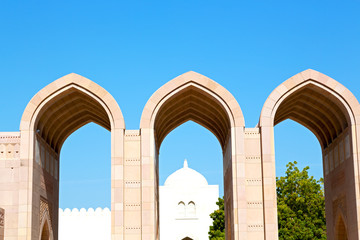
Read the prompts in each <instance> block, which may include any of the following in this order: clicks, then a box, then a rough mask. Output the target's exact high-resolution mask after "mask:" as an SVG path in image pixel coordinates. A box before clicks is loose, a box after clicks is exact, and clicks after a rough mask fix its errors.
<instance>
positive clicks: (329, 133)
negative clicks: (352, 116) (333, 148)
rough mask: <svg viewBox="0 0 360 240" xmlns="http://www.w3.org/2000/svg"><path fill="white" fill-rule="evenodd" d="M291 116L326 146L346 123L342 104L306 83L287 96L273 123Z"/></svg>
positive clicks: (343, 128) (323, 146)
mask: <svg viewBox="0 0 360 240" xmlns="http://www.w3.org/2000/svg"><path fill="white" fill-rule="evenodd" d="M286 119H292V120H294V121H296V122H298V123H300V124H301V125H303V126H305V127H307V128H308V129H309V130H310V131H312V132H313V133H314V134H315V135H316V137H317V138H318V140H319V142H320V144H321V146H322V148H323V149H325V148H326V147H327V146H329V145H330V144H331V143H332V142H333V141H334V140H335V139H336V138H337V137H338V136H339V135H340V134H341V133H342V132H344V131H345V130H346V128H347V127H348V126H349V119H348V117H347V114H346V109H345V107H344V106H343V104H342V103H341V102H340V101H339V100H338V99H336V98H335V97H334V96H333V95H332V94H330V93H329V92H327V91H326V90H324V89H322V88H320V87H318V86H316V85H313V84H308V85H306V86H304V87H303V88H300V89H299V90H297V91H296V92H294V93H292V94H291V95H290V96H288V97H287V98H286V99H285V100H284V101H283V102H282V103H281V105H280V106H279V108H278V110H277V112H276V115H275V119H274V126H275V125H276V124H278V123H280V122H282V121H284V120H286Z"/></svg>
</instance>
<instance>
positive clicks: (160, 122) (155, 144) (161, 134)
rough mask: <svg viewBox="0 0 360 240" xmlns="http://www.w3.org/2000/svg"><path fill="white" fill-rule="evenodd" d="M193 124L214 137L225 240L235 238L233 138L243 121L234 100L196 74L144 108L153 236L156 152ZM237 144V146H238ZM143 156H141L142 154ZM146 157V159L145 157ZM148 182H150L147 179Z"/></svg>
mask: <svg viewBox="0 0 360 240" xmlns="http://www.w3.org/2000/svg"><path fill="white" fill-rule="evenodd" d="M187 121H193V122H195V123H197V124H199V125H200V126H202V127H204V128H206V129H207V130H209V131H210V132H211V133H212V134H214V136H215V137H216V138H217V140H218V142H219V144H220V146H221V148H222V156H223V177H224V187H225V189H224V198H225V199H224V205H225V211H226V213H225V215H226V220H225V221H226V222H227V224H226V226H228V227H227V229H226V239H236V238H237V236H238V232H239V229H237V228H236V226H235V224H234V219H235V218H238V216H237V211H236V210H235V209H234V204H238V203H237V201H239V200H238V199H237V194H236V191H237V186H236V183H237V182H236V181H235V180H234V178H233V172H234V171H236V169H237V168H236V166H233V165H234V164H235V162H236V161H233V160H232V159H233V157H234V156H236V148H235V144H234V143H235V139H236V137H235V135H236V134H237V133H239V135H240V137H242V135H241V132H243V131H244V119H243V115H242V112H241V109H240V107H239V105H238V103H237V101H236V100H235V98H234V97H233V96H232V95H231V94H230V93H229V92H228V91H227V90H226V89H225V88H223V87H222V86H220V85H219V84H217V83H216V82H214V81H213V80H211V79H209V78H207V77H205V76H203V75H200V74H198V73H195V72H188V73H185V74H183V75H181V76H179V77H177V78H175V79H173V80H171V81H170V82H168V83H166V84H165V85H164V86H163V87H161V88H160V89H159V90H157V91H156V92H155V93H154V94H153V96H152V97H151V98H150V99H149V101H148V102H147V104H146V105H145V108H144V111H143V115H142V117H141V123H140V127H141V129H142V130H145V129H149V130H150V132H149V133H150V149H149V152H150V153H149V154H150V157H151V158H152V159H153V161H154V165H153V166H154V168H153V171H154V173H151V174H153V175H154V176H155V181H154V206H155V211H154V213H153V214H154V218H155V223H157V224H155V232H156V233H155V236H158V235H159V229H158V228H159V209H158V208H159V189H158V186H159V151H160V147H161V144H162V142H163V140H164V138H165V137H166V136H167V135H168V134H169V133H170V132H171V131H172V130H174V129H175V128H177V127H178V126H180V125H182V124H183V123H185V122H187ZM239 145H240V144H239ZM143 156H144V155H143ZM144 157H145V156H144ZM149 180H150V179H149Z"/></svg>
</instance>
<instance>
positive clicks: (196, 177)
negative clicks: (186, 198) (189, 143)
mask: <svg viewBox="0 0 360 240" xmlns="http://www.w3.org/2000/svg"><path fill="white" fill-rule="evenodd" d="M207 185H208V182H207V181H206V179H205V177H204V176H203V175H202V174H200V173H198V172H197V171H195V170H194V169H191V168H189V166H188V163H187V160H186V159H185V160H184V167H183V168H180V169H179V170H177V171H175V172H174V173H173V174H171V175H170V176H169V177H168V178H167V179H166V181H165V184H164V186H176V187H186V186H192V187H200V186H207Z"/></svg>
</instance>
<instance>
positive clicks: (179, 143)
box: [159, 121, 223, 239]
mask: <svg viewBox="0 0 360 240" xmlns="http://www.w3.org/2000/svg"><path fill="white" fill-rule="evenodd" d="M184 159H186V160H184ZM221 159H222V151H221V146H220V144H219V141H218V139H217V138H216V137H215V136H214V134H213V133H211V132H210V131H209V130H207V129H205V128H204V127H202V126H200V125H199V124H197V123H194V122H192V121H189V122H187V123H184V124H182V125H181V126H179V127H178V128H175V129H174V130H173V131H172V132H171V133H170V134H169V135H168V136H167V137H166V138H165V140H164V141H163V143H162V146H161V149H160V152H159V227H160V239H170V238H174V239H182V236H184V235H188V236H192V237H194V239H206V238H208V232H209V227H210V226H211V225H212V219H211V218H210V214H211V213H212V212H214V211H215V210H216V209H218V206H217V205H216V202H217V200H218V197H219V193H220V194H221V195H220V196H221V197H222V196H223V190H222V188H223V181H222V178H223V171H222V163H221ZM183 161H184V162H183ZM217 185H218V186H217ZM219 187H220V188H221V189H220V191H219ZM199 206H201V207H200V208H199Z"/></svg>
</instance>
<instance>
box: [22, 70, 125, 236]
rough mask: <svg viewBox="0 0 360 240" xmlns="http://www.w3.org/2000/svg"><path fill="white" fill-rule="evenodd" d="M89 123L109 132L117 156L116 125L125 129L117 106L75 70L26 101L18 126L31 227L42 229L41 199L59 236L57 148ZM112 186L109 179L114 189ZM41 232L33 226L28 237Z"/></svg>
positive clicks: (113, 199) (112, 156)
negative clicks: (26, 174)
mask: <svg viewBox="0 0 360 240" xmlns="http://www.w3.org/2000/svg"><path fill="white" fill-rule="evenodd" d="M91 122H93V123H95V124H97V125H99V126H101V127H103V128H105V129H106V130H108V131H111V158H112V159H114V158H115V157H121V156H119V155H120V154H119V152H121V151H119V152H115V151H114V149H115V146H114V145H115V144H114V139H121V136H122V131H116V130H124V129H125V123H124V119H123V117H122V113H121V110H120V108H119V106H118V105H117V103H116V101H115V99H114V98H113V97H112V96H111V95H110V94H109V93H108V92H107V91H106V90H105V89H103V88H102V87H100V86H99V85H97V84H96V83H94V82H92V81H91V80H89V79H86V78H84V77H82V76H80V75H77V74H73V73H72V74H69V75H66V76H64V77H62V78H60V79H58V80H56V81H54V82H52V83H51V84H49V85H48V86H46V87H45V88H43V89H42V90H40V91H39V92H38V93H37V94H36V95H35V96H34V97H33V98H32V99H31V101H30V102H29V103H28V105H27V107H26V109H25V111H24V113H23V116H22V119H21V123H20V130H21V145H22V146H25V147H24V148H23V149H22V152H21V154H22V155H23V156H24V158H27V159H29V168H30V169H29V174H31V176H32V178H30V179H32V180H31V181H29V184H28V187H27V191H31V192H32V198H31V209H30V210H29V213H30V214H31V219H32V221H29V223H28V226H27V227H28V228H29V229H30V228H32V229H39V228H40V226H39V224H38V220H39V219H40V214H39V210H38V207H37V206H38V205H39V202H41V201H42V200H44V202H46V204H48V206H49V213H50V216H51V219H50V221H51V223H52V230H51V231H52V233H51V234H53V235H54V236H58V214H59V213H58V208H59V159H60V152H61V148H62V146H63V144H64V142H65V140H66V139H67V138H68V137H69V136H70V135H71V134H72V133H73V132H75V131H76V130H78V129H79V128H81V127H82V126H84V125H86V124H88V123H91ZM119 135H120V136H119ZM119 148H122V145H120V146H119ZM116 164H118V163H116ZM113 167H114V162H113V161H111V168H113ZM111 177H113V176H111ZM115 188H116V187H115V186H114V185H113V184H112V185H111V189H112V192H113V189H115ZM29 194H30V192H29ZM111 199H112V200H111V204H112V205H113V202H114V201H122V200H121V199H115V198H111ZM112 214H113V213H112ZM116 224H117V225H121V224H122V223H115V224H114V223H113V222H112V227H114V226H115V225H116ZM39 234H41V232H40V231H37V232H33V231H32V238H38V237H39Z"/></svg>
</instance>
